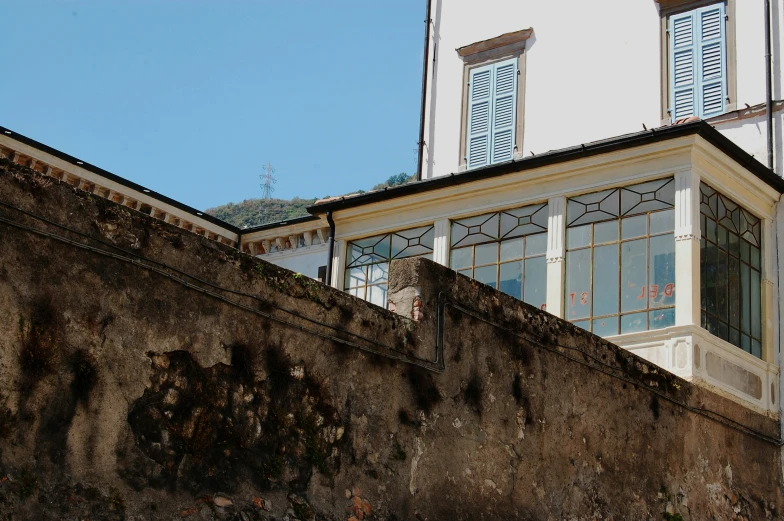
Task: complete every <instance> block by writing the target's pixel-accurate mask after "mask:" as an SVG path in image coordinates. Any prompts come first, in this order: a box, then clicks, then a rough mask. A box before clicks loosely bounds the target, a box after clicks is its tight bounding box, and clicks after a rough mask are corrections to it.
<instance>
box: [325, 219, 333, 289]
mask: <svg viewBox="0 0 784 521" xmlns="http://www.w3.org/2000/svg"><path fill="white" fill-rule="evenodd" d="M327 222H328V223H329V237H328V238H327V244H328V245H329V246H327V248H328V249H329V254H328V255H329V256H328V257H327V280H326V283H327V286H331V285H332V256H333V255H334V254H335V220H334V219H332V210H330V211H328V212H327Z"/></svg>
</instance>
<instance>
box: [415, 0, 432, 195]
mask: <svg viewBox="0 0 784 521" xmlns="http://www.w3.org/2000/svg"><path fill="white" fill-rule="evenodd" d="M431 3H432V0H427V6H426V7H425V10H426V12H425V56H424V57H423V58H422V104H421V106H420V109H419V143H418V144H417V173H416V178H417V181H421V180H422V159H423V158H424V155H425V94H426V92H427V60H428V58H430V22H431V20H430V6H431Z"/></svg>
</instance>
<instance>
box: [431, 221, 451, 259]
mask: <svg viewBox="0 0 784 521" xmlns="http://www.w3.org/2000/svg"><path fill="white" fill-rule="evenodd" d="M433 231H434V235H435V239H434V240H433V262H437V263H438V264H441V265H442V266H447V267H448V266H449V219H439V220H438V221H436V222H435V223H434V225H433Z"/></svg>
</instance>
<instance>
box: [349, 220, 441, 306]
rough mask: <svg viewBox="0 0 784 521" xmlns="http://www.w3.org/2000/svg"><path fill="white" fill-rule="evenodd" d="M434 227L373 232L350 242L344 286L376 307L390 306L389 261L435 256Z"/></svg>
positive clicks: (352, 293)
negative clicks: (388, 298)
mask: <svg viewBox="0 0 784 521" xmlns="http://www.w3.org/2000/svg"><path fill="white" fill-rule="evenodd" d="M434 238H435V235H434V230H433V226H423V227H421V228H413V229H410V230H403V231H399V232H394V233H386V234H383V235H374V236H373V237H366V238H364V239H359V240H356V241H351V242H349V243H348V247H347V254H346V255H347V260H346V276H345V281H344V286H343V287H344V289H345V291H347V292H348V293H350V294H351V295H354V296H355V297H359V298H361V299H364V300H367V301H369V302H371V303H373V304H376V305H377V306H382V307H387V288H388V287H389V262H390V261H392V260H394V259H404V258H406V257H430V258H431V259H432V257H433V241H434Z"/></svg>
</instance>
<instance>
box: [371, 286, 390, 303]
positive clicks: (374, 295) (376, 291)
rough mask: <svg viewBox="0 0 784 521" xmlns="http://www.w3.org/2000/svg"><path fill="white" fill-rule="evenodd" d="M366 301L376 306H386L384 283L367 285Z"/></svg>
mask: <svg viewBox="0 0 784 521" xmlns="http://www.w3.org/2000/svg"><path fill="white" fill-rule="evenodd" d="M368 302H370V303H371V304H375V305H376V306H381V307H382V308H385V307H387V287H386V285H384V286H370V287H368Z"/></svg>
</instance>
